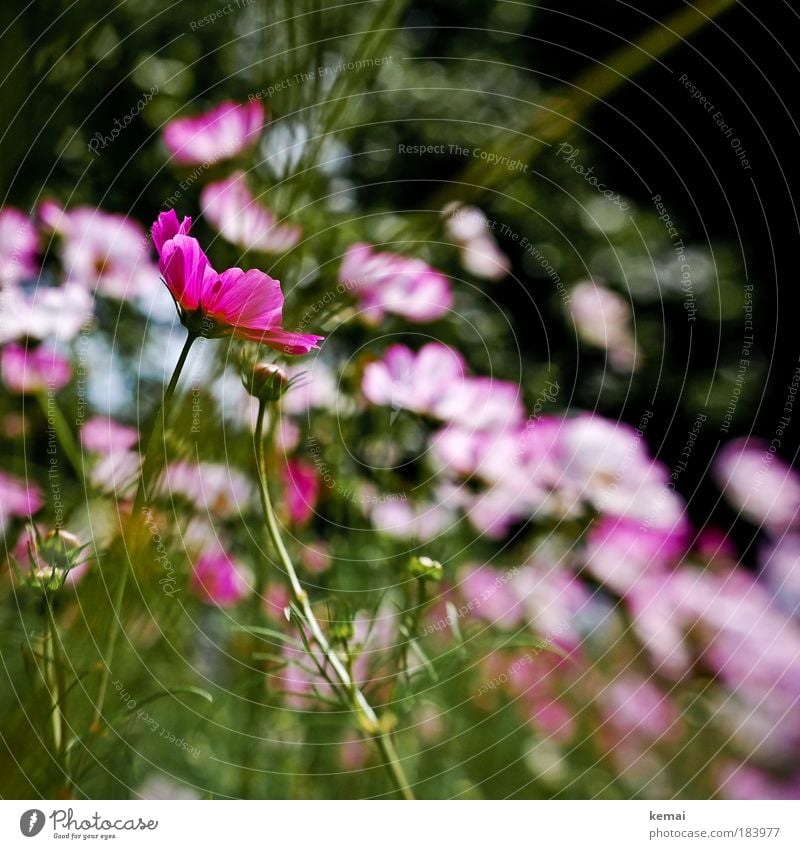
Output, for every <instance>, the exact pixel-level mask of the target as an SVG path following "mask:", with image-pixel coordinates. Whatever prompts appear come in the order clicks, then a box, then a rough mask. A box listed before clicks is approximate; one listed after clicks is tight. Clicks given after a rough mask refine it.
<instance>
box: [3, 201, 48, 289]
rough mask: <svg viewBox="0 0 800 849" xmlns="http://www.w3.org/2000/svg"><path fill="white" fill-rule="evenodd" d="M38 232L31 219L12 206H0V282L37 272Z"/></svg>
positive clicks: (11, 281)
mask: <svg viewBox="0 0 800 849" xmlns="http://www.w3.org/2000/svg"><path fill="white" fill-rule="evenodd" d="M38 252H39V234H38V233H37V232H36V227H35V226H34V223H33V221H32V220H31V218H30V217H29V216H27V215H25V213H24V212H21V211H20V210H18V209H15V208H14V207H13V206H4V207H3V208H2V209H0V286H2V285H8V284H12V285H13V284H15V283H19V282H21V281H22V280H26V279H28V278H31V277H35V276H36V275H37V274H38V273H39V263H38V261H37V254H38Z"/></svg>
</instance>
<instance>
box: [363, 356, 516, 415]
mask: <svg viewBox="0 0 800 849" xmlns="http://www.w3.org/2000/svg"><path fill="white" fill-rule="evenodd" d="M361 388H362V391H363V392H364V395H365V396H366V398H367V400H369V401H371V402H372V403H373V404H385V405H387V406H391V407H392V409H393V410H395V412H397V411H399V410H401V409H405V410H412V411H413V412H416V413H421V414H424V415H429V416H432V417H433V418H437V419H441V420H443V421H450V422H454V423H460V424H463V425H464V426H465V427H468V428H472V429H474V430H482V429H487V428H502V427H505V426H507V425H510V424H514V423H517V422H520V421H521V420H522V418H523V407H522V403H521V400H520V395H521V392H520V389H519V387H518V386H516V385H515V384H513V383H508V382H506V381H502V380H494V379H493V378H489V377H467V376H466V363H465V362H464V359H463V357H462V356H461V354H459V353H458V352H457V351H455V350H453V349H452V348H449V347H447V346H446V345H442V344H441V343H439V342H430V343H428V344H427V345H423V346H422V348H420V350H419V351H418V352H417V353H416V354H415V353H414V352H413V351H411V349H409V348H407V347H406V346H405V345H392V346H391V347H390V348H388V349H387V351H386V353H385V354H384V357H383V359H382V360H379V361H377V362H374V363H370V364H369V365H368V366H367V367H366V369H365V370H364V377H363V380H362V386H361Z"/></svg>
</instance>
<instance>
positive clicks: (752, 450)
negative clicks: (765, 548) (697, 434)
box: [714, 438, 800, 531]
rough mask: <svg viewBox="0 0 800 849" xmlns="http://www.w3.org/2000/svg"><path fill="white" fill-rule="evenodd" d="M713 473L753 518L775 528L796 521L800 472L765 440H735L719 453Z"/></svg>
mask: <svg viewBox="0 0 800 849" xmlns="http://www.w3.org/2000/svg"><path fill="white" fill-rule="evenodd" d="M714 474H715V476H716V478H717V481H718V482H719V485H720V487H721V489H722V491H723V493H724V495H725V496H726V497H727V499H728V500H729V501H730V502H731V504H732V505H733V506H734V507H735V508H736V509H737V510H740V511H741V512H742V513H743V514H744V515H745V516H746V517H747V518H748V519H750V520H751V521H753V522H756V523H757V524H759V525H761V524H763V525H766V526H767V527H768V528H770V529H772V530H776V531H777V530H785V529H787V528H789V527H793V526H794V525H796V524H797V519H798V515H797V514H798V511H799V510H800V475H798V473H797V471H796V470H795V469H793V468H792V467H791V466H789V465H787V463H785V462H784V461H783V460H782V459H781V458H780V457H778V456H777V455H776V454H775V453H774V452H772V451H771V449H770V445H769V444H768V443H767V442H766V441H764V440H762V439H758V438H751V439H747V438H742V439H734V440H732V441H731V442H729V443H728V444H727V445H726V446H725V447H724V448H723V449H722V450H721V451H720V453H719V455H718V456H717V458H716V461H715V463H714Z"/></svg>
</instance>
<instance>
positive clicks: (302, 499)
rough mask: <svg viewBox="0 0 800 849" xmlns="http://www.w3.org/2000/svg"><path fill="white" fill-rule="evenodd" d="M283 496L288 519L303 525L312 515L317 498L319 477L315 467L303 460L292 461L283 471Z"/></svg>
mask: <svg viewBox="0 0 800 849" xmlns="http://www.w3.org/2000/svg"><path fill="white" fill-rule="evenodd" d="M283 483H284V486H283V496H284V498H285V502H286V509H287V511H288V513H289V518H290V519H291V521H292V522H294V524H295V525H304V524H306V522H308V520H309V519H310V518H311V517H312V516H313V515H314V509H315V508H316V506H317V499H318V498H319V486H320V477H319V473H318V472H317V469H316V467H315V466H314V465H313V464H311V463H308V462H306V461H305V460H297V459H292V460H289V462H288V463H287V464H286V466H285V468H284V470H283Z"/></svg>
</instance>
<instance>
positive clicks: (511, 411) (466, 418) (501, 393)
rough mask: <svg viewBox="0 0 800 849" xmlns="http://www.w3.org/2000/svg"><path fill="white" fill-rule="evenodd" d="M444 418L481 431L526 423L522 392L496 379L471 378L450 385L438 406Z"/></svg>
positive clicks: (437, 411) (437, 413) (440, 416)
mask: <svg viewBox="0 0 800 849" xmlns="http://www.w3.org/2000/svg"><path fill="white" fill-rule="evenodd" d="M436 415H437V416H438V418H440V419H444V420H446V421H451V422H455V423H456V424H460V425H462V426H463V427H468V428H474V429H477V430H482V429H489V428H492V429H493V428H505V427H509V426H511V425H516V424H519V423H521V422H522V420H523V418H524V408H523V406H522V390H521V389H520V387H519V386H517V384H515V383H510V382H509V381H506V380H496V379H495V378H493V377H467V378H465V379H464V380H463V381H461V382H460V383H450V385H449V386H448V387H447V390H446V391H445V393H444V394H443V395H442V397H441V399H440V400H439V402H438V403H437V404H436Z"/></svg>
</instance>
